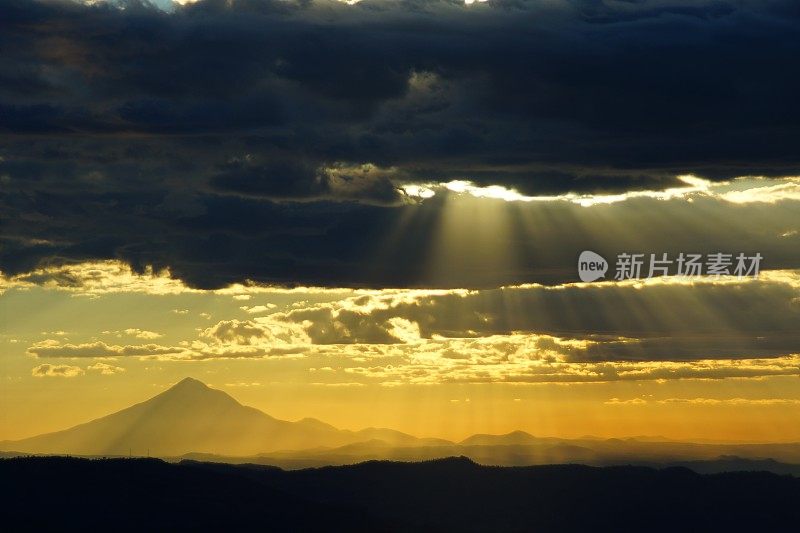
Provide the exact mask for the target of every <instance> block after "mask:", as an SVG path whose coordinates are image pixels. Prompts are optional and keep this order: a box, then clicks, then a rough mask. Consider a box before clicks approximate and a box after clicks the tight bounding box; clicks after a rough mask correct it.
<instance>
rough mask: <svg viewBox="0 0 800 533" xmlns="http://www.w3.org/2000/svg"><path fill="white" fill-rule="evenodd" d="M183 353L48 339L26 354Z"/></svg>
mask: <svg viewBox="0 0 800 533" xmlns="http://www.w3.org/2000/svg"><path fill="white" fill-rule="evenodd" d="M183 351H184V349H183V348H180V347H174V346H161V345H158V344H138V345H131V344H128V345H116V344H106V343H105V342H103V341H95V342H87V343H81V344H61V343H60V342H59V341H56V340H52V339H48V340H44V341H39V342H36V343H34V344H32V345H31V346H30V347H29V348H28V350H27V353H28V354H29V355H32V356H34V357H65V358H83V357H120V356H123V357H124V356H136V357H145V356H164V355H176V354H180V353H182V352H183Z"/></svg>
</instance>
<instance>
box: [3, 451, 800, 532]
mask: <svg viewBox="0 0 800 533" xmlns="http://www.w3.org/2000/svg"><path fill="white" fill-rule="evenodd" d="M0 491H2V494H3V504H4V505H3V516H4V520H5V523H6V524H25V526H26V528H27V529H31V530H52V529H59V530H75V529H78V528H80V529H89V530H92V529H100V528H102V529H110V528H113V529H114V530H115V531H133V530H136V531H142V530H170V531H175V530H208V529H225V530H226V531H231V530H243V529H248V530H250V529H259V530H277V531H326V532H328V531H376V532H380V531H415V532H416V531H464V532H483V531H486V532H498V533H500V532H505V531H544V532H547V531H558V532H572V531H615V532H627V531H648V532H654V531H655V532H660V531H670V532H672V531H724V530H728V531H793V530H795V529H796V528H797V524H798V523H800V506H798V505H797V502H798V501H800V479H798V478H794V477H789V476H778V475H775V474H769V473H763V472H742V473H735V474H731V473H726V474H710V475H701V474H697V473H694V472H691V471H690V470H687V469H684V468H668V469H662V470H657V469H652V468H645V467H631V466H627V467H609V468H595V467H588V466H578V465H551V466H538V467H524V468H520V467H516V468H501V467H486V466H480V465H477V464H475V463H473V462H472V461H470V460H468V459H466V458H449V459H443V460H438V461H429V462H423V463H390V462H369V463H362V464H358V465H354V466H346V467H325V468H319V469H310V470H297V471H283V470H280V469H277V468H274V467H263V466H256V465H241V466H233V465H227V464H214V463H200V462H190V461H186V462H182V463H180V464H170V463H166V462H163V461H160V460H156V459H149V460H148V459H130V460H129V459H115V460H86V459H71V458H59V457H42V458H38V457H34V458H18V459H4V460H0Z"/></svg>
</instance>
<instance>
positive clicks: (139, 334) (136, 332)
mask: <svg viewBox="0 0 800 533" xmlns="http://www.w3.org/2000/svg"><path fill="white" fill-rule="evenodd" d="M103 334H104V335H114V336H116V337H122V336H125V335H127V336H129V337H136V338H137V339H158V338H160V337H163V336H164V335H163V334H161V333H156V332H155V331H150V330H146V329H139V328H127V329H124V330H121V331H104V332H103Z"/></svg>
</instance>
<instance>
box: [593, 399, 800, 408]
mask: <svg viewBox="0 0 800 533" xmlns="http://www.w3.org/2000/svg"><path fill="white" fill-rule="evenodd" d="M604 403H605V404H606V405H645V404H648V403H655V404H685V405H723V406H733V407H739V406H770V405H800V399H795V398H664V399H660V400H649V399H645V398H630V399H627V400H620V399H619V398H611V399H610V400H608V401H606V402H604Z"/></svg>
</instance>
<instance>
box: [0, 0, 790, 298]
mask: <svg viewBox="0 0 800 533" xmlns="http://www.w3.org/2000/svg"><path fill="white" fill-rule="evenodd" d="M798 24H800V18H799V17H798V16H797V11H796V9H795V8H794V5H793V3H792V2H791V1H789V0H775V1H771V2H760V1H755V0H752V1H751V0H745V1H726V0H713V1H712V0H707V1H706V0H703V1H699V2H687V1H683V0H679V1H676V2H670V3H666V4H665V3H660V2H640V3H631V2H614V3H608V2H582V1H581V2H539V1H534V0H498V1H496V2H490V3H481V4H475V5H470V6H465V5H463V4H462V3H461V2H452V1H450V0H432V1H429V2H424V3H420V2H411V3H408V2H384V1H382V0H364V1H362V2H359V3H358V4H357V5H354V6H349V5H344V4H342V3H340V2H333V1H328V0H319V1H314V2H306V1H282V0H281V1H277V0H254V1H234V2H221V1H218V0H204V1H199V2H195V3H192V4H191V5H186V6H181V7H176V8H175V9H174V10H169V11H168V12H163V11H161V10H158V9H156V8H155V7H152V6H149V5H148V4H147V3H136V4H135V6H134V4H130V3H125V6H124V9H123V7H122V6H120V5H117V4H109V3H83V4H81V3H76V2H28V1H23V0H10V1H7V2H5V3H4V27H3V32H2V35H0V47H2V49H3V50H7V51H8V53H7V54H5V55H4V58H3V60H2V62H0V78H2V80H3V83H2V84H0V85H1V87H0V116H2V117H3V120H2V124H0V135H1V136H2V138H3V143H2V146H3V148H2V151H1V152H0V179H2V193H0V228H2V230H0V243H1V244H2V245H1V246H0V270H2V272H3V273H4V275H5V276H6V278H14V279H16V280H17V282H18V283H20V284H24V283H32V284H35V285H42V284H49V285H51V286H59V287H66V286H68V285H69V284H70V283H72V282H73V281H74V279H73V278H71V277H70V275H71V274H73V273H74V272H75V270H76V267H75V266H74V265H76V264H92V265H97V264H100V263H101V262H103V261H110V262H116V263H119V264H126V265H130V266H131V267H132V269H131V271H130V272H131V273H132V275H131V276H130V277H129V278H128V279H127V280H124V281H123V280H121V276H122V273H118V274H115V275H114V276H113V278H114V279H116V280H117V281H118V284H117V285H113V284H109V277H108V276H107V274H108V273H107V272H99V273H98V274H97V279H96V280H95V281H94V282H92V283H88V282H87V283H83V284H82V288H81V289H76V292H77V291H78V290H82V291H85V290H87V289H90V290H91V291H92V293H93V294H95V295H100V294H106V293H108V292H109V291H122V290H126V288H130V287H133V286H135V284H136V283H138V282H139V281H140V278H141V277H142V276H143V275H147V274H148V273H150V274H152V277H154V278H155V280H160V281H159V282H160V283H162V284H161V285H158V286H157V285H156V281H155V280H154V279H149V278H150V276H149V275H148V276H147V277H148V280H147V283H148V288H147V289H146V290H148V291H160V292H161V293H163V294H172V293H175V292H176V291H183V290H186V289H187V288H194V289H198V288H202V289H222V288H224V287H227V286H229V285H231V284H241V285H242V286H245V285H246V284H247V283H249V282H252V283H255V284H256V285H258V284H262V285H281V286H285V287H295V286H322V287H353V288H367V287H368V288H383V287H406V288H420V287H428V288H448V287H461V288H464V287H468V288H478V287H480V288H485V287H497V286H503V285H517V284H520V283H531V282H536V283H545V284H560V283H564V282H567V281H572V280H574V277H575V273H574V265H573V263H574V256H575V254H576V253H579V252H580V251H581V250H585V249H593V250H595V251H598V252H602V253H609V252H619V251H623V250H629V249H633V248H641V247H642V243H664V244H663V245H664V246H665V247H666V248H668V250H665V251H674V250H679V249H686V250H688V248H689V247H690V246H696V245H698V243H703V248H704V250H700V251H704V252H709V251H718V250H715V249H714V248H718V249H721V250H725V251H728V250H730V251H733V252H736V251H739V250H740V248H746V249H747V250H748V251H754V250H759V251H761V252H762V253H763V254H764V256H765V257H767V258H769V261H770V268H774V269H789V268H800V258H798V255H797V249H798V247H797V242H796V241H797V239H796V237H786V238H778V237H777V236H778V235H781V234H784V233H786V232H787V229H792V225H794V224H795V221H796V220H797V215H798V211H797V209H798V196H797V190H796V183H795V182H794V181H791V179H778V178H785V177H787V176H788V177H791V176H796V175H797V174H798V173H799V172H800V159H798V157H799V156H798V155H797V154H798V153H800V152H798V150H797V147H796V145H795V144H796V143H795V139H796V138H797V137H798V136H797V135H795V134H794V133H796V131H795V130H797V127H798V124H800V107H798V106H797V99H796V97H795V94H796V93H797V92H798V89H800V76H798V74H797V72H796V71H795V70H794V69H791V68H785V65H790V64H792V62H793V61H794V60H795V58H796V57H797V55H798V52H800V44H798V43H797V39H794V38H793V37H794V35H795V33H796V30H797V26H798ZM689 174H692V175H694V176H695V177H696V178H697V179H700V178H702V179H705V180H706V182H707V183H708V184H713V186H712V185H709V187H710V188H712V189H713V191H714V192H715V194H702V191H694V192H687V190H686V189H687V188H691V187H687V183H686V182H685V180H684V181H681V180H680V179H679V178H678V177H679V176H686V175H689ZM736 176H765V179H763V180H762V181H761V182H760V183H758V184H751V186H748V187H747V188H745V189H739V188H734V189H731V190H723V189H716V188H714V187H717V186H718V185H719V186H722V185H721V184H722V183H724V182H727V181H729V180H731V179H732V178H735V177H736ZM453 183H460V184H462V185H461V186H460V187H461V189H464V187H465V186H464V185H463V184H465V183H469V184H470V185H469V187H471V188H472V189H470V191H471V192H468V193H464V192H458V191H457V190H452V189H453V186H452V185H451V187H450V188H447V187H446V186H445V187H443V186H442V184H453ZM702 183H704V182H701V181H696V182H694V185H693V187H694V188H695V189H697V188H698V187H699V185H698V184H702ZM409 184H416V185H418V186H419V185H424V184H437V186H438V189H437V191H436V193H437V194H436V195H435V196H434V197H430V198H427V199H420V198H419V197H412V196H413V195H409V194H405V193H403V190H406V191H409V190H411V189H410V188H409V187H408V186H409ZM689 185H691V184H689ZM404 188H405V189H404ZM456 188H458V186H456ZM465 190H466V189H465ZM676 191H678V192H676ZM473 193H474V194H475V195H478V196H482V197H481V198H479V199H476V198H471V199H472V200H479V201H480V202H482V203H480V204H475V203H472V202H470V198H466V196H470V194H473ZM508 195H512V196H513V195H516V196H522V197H537V198H548V197H552V198H554V199H556V200H557V201H544V202H531V203H535V204H537V205H526V206H524V207H522V206H519V205H516V206H504V207H501V206H500V205H501V204H502V203H504V202H505V200H504V198H505V197H507V196H508ZM565 199H566V200H568V201H563V200H565ZM620 199H624V200H625V201H621V200H620ZM690 200H691V202H690ZM608 202H615V203H613V204H610V203H608ZM516 203H523V202H516ZM564 204H566V205H564ZM582 204H583V205H591V206H592V207H591V209H590V208H584V207H582ZM743 207H746V208H747V210H748V211H747V216H746V217H743V216H742V212H743V211H742V208H743ZM776 207H777V209H776ZM476 209H479V210H477V211H476ZM581 210H582V211H581ZM458 213H460V214H458ZM470 213H472V214H473V215H472V216H470V215H469V214H470ZM475 213H478V214H479V215H477V216H475ZM452 220H458V221H459V222H458V224H453V226H458V227H460V228H461V232H463V234H462V235H461V236H458V235H449V234H447V233H446V231H445V230H446V228H447V227H448V226H447V225H445V224H443V222H446V221H452ZM615 221H617V222H616V223H615ZM619 221H626V224H625V225H624V226H625V227H622V226H623V224H621V223H619ZM698 221H702V223H699V222H698ZM490 223H491V224H490ZM490 227H491V231H489V229H488V228H490ZM498 228H503V229H504V230H503V231H498ZM630 228H636V229H637V231H636V232H631V231H630ZM685 228H691V231H686V230H685ZM482 229H483V231H481V230H482ZM634 233H635V234H634ZM442 241H446V242H447V243H448V244H447V245H443V242H442ZM492 246H494V247H496V248H498V249H504V250H511V251H513V254H508V256H501V255H499V254H486V253H483V251H484V250H486V249H489V248H491V247H492ZM475 250H481V252H479V253H476V252H475ZM543 251H547V252H546V253H545V252H543ZM652 251H653V252H659V251H660V250H652ZM443 266H444V267H446V268H444V267H443ZM61 267H64V268H66V271H62V272H60V273H57V272H55V269H57V268H61ZM165 272H169V273H170V276H164V275H162V274H163V273H165ZM53 274H58V276H55V277H54V276H53ZM89 274H90V273H89V272H81V273H80V276H81V279H90V278H89ZM141 290H144V289H141ZM242 295H244V294H242Z"/></svg>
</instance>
